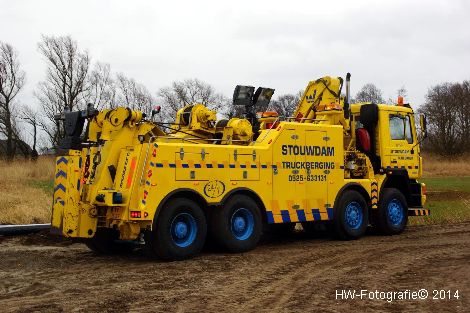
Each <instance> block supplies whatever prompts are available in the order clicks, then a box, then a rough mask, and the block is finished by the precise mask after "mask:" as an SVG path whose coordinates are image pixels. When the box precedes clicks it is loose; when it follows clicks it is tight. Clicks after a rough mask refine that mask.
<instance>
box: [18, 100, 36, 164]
mask: <svg viewBox="0 0 470 313" xmlns="http://www.w3.org/2000/svg"><path fill="white" fill-rule="evenodd" d="M21 115H22V117H21V118H22V120H23V121H24V122H25V123H26V124H28V125H30V126H31V128H32V133H31V137H32V147H31V149H32V152H31V158H32V159H33V160H35V159H37V157H38V151H37V149H36V148H37V138H38V128H39V114H38V112H37V111H36V110H34V109H33V108H31V107H29V106H25V107H23V110H22V114H21Z"/></svg>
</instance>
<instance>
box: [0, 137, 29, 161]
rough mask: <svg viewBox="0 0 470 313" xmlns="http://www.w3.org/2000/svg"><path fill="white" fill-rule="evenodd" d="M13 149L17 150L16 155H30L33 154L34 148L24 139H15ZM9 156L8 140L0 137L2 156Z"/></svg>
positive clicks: (0, 152)
mask: <svg viewBox="0 0 470 313" xmlns="http://www.w3.org/2000/svg"><path fill="white" fill-rule="evenodd" d="M13 149H14V151H15V156H21V157H25V158H27V157H29V156H32V155H33V149H31V147H30V146H29V145H28V144H27V143H26V142H24V141H22V140H15V141H14V146H13ZM6 156H7V141H6V139H0V158H5V157H6Z"/></svg>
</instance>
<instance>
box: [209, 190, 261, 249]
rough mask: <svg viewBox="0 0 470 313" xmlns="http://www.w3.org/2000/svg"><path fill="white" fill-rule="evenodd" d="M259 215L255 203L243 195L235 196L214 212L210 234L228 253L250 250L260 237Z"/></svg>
mask: <svg viewBox="0 0 470 313" xmlns="http://www.w3.org/2000/svg"><path fill="white" fill-rule="evenodd" d="M261 227H262V223H261V215H260V211H259V208H258V205H257V204H256V202H255V201H254V200H253V199H251V198H250V197H248V196H245V195H235V196H233V197H232V198H230V199H229V200H228V201H227V202H226V203H225V204H224V205H223V207H221V208H218V209H216V210H215V211H214V215H213V218H212V233H213V234H214V236H215V239H216V240H217V242H218V243H219V244H220V245H221V246H223V247H224V248H226V249H227V250H229V251H230V252H245V251H249V250H252V249H254V248H255V247H256V245H257V244H258V241H259V239H260V236H261Z"/></svg>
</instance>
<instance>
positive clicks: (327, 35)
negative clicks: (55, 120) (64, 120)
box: [0, 0, 470, 105]
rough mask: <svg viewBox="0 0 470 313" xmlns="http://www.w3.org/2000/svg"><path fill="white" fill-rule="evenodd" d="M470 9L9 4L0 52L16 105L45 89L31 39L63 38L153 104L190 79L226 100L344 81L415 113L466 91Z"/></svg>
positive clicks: (415, 4)
mask: <svg viewBox="0 0 470 313" xmlns="http://www.w3.org/2000/svg"><path fill="white" fill-rule="evenodd" d="M469 14H470V1H464V0H461V1H459V0H447V1H410V0H408V1H401V0H392V1H366V0H359V1H358V0H355V1H338V0H336V1H312V0H310V1H294V0H291V1H253V0H251V1H208V0H198V1H172V2H170V1H135V0H134V1H130V0H126V1H124V0H122V1H83V0H82V1H78V0H76V1H64V0H56V1H52V0H41V1H32V0H31V1H21V0H15V1H12V0H10V1H8V0H0V40H2V41H5V42H8V43H10V44H12V45H13V46H14V47H15V48H16V49H17V50H18V51H19V53H20V60H21V63H22V66H23V69H24V70H25V71H26V72H27V85H26V86H25V89H24V91H23V93H22V95H21V99H20V100H21V101H22V102H23V103H33V104H34V103H35V102H36V101H35V99H34V97H33V91H34V89H35V88H36V86H37V83H38V82H39V81H40V80H42V79H43V78H44V75H45V62H44V60H43V59H42V57H41V55H40V54H39V52H38V50H37V43H38V41H39V40H40V36H41V34H46V35H71V36H72V37H73V38H74V39H75V40H77V41H78V43H79V46H80V47H81V48H83V49H86V50H88V51H89V52H90V54H91V56H92V58H93V61H102V62H106V63H109V64H110V65H111V68H112V70H113V71H114V72H124V73H125V74H126V75H128V76H130V77H133V78H135V79H136V80H137V81H139V82H141V83H143V84H144V85H146V86H147V88H148V89H149V90H150V91H151V92H152V93H153V94H155V92H156V91H157V90H158V88H160V87H163V86H167V85H169V84H171V82H172V81H174V80H182V79H185V78H193V77H197V78H200V79H202V80H204V81H206V82H207V83H210V84H212V85H213V86H214V87H215V88H216V89H217V90H218V91H219V92H222V93H224V94H225V95H227V96H231V94H232V92H233V88H234V86H235V85H236V84H252V85H255V86H259V85H262V86H265V87H273V88H275V89H276V94H277V95H279V94H283V93H290V92H296V91H298V90H300V89H303V88H304V87H305V86H306V84H307V82H308V81H309V80H312V79H316V78H318V77H320V76H324V75H332V76H344V75H345V74H346V72H348V71H349V72H351V73H352V91H353V93H356V92H357V90H358V89H359V88H360V87H361V86H362V85H363V84H365V83H367V82H372V83H374V84H376V85H377V86H378V87H379V88H380V89H382V91H383V92H384V97H385V98H388V97H393V98H395V97H396V90H397V89H398V88H399V87H401V86H403V85H404V86H406V88H407V89H408V94H409V97H408V100H409V101H411V102H412V103H414V104H416V105H419V104H421V103H422V102H423V101H424V95H425V94H426V91H427V89H428V87H429V86H431V85H434V84H437V83H440V82H444V81H462V80H464V79H470V18H469Z"/></svg>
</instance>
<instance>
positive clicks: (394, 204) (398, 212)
mask: <svg viewBox="0 0 470 313" xmlns="http://www.w3.org/2000/svg"><path fill="white" fill-rule="evenodd" d="M387 218H388V221H389V222H390V224H392V225H393V226H399V225H401V223H402V222H403V219H404V218H405V214H404V212H403V205H402V204H401V202H400V201H398V200H397V199H393V200H392V201H390V202H389V203H388V206H387Z"/></svg>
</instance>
